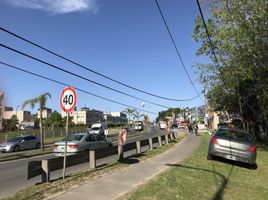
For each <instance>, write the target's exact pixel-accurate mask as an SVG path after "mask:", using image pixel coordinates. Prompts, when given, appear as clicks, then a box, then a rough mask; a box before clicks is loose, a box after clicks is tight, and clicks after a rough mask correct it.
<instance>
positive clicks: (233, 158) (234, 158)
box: [226, 155, 236, 160]
mask: <svg viewBox="0 0 268 200" xmlns="http://www.w3.org/2000/svg"><path fill="white" fill-rule="evenodd" d="M226 158H227V159H229V160H236V157H235V156H233V155H226Z"/></svg>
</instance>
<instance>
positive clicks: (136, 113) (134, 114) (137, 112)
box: [132, 110, 144, 121]
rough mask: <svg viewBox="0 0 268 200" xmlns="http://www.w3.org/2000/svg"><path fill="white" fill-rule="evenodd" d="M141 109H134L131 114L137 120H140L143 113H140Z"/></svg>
mask: <svg viewBox="0 0 268 200" xmlns="http://www.w3.org/2000/svg"><path fill="white" fill-rule="evenodd" d="M140 113H141V111H140V110H134V113H133V114H132V116H133V118H134V119H135V118H136V119H137V121H140V117H143V116H144V114H140Z"/></svg>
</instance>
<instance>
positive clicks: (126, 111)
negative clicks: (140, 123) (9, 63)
mask: <svg viewBox="0 0 268 200" xmlns="http://www.w3.org/2000/svg"><path fill="white" fill-rule="evenodd" d="M134 111H135V109H132V108H126V109H125V110H124V111H123V112H124V113H126V114H127V115H128V124H130V116H131V115H132V113H134Z"/></svg>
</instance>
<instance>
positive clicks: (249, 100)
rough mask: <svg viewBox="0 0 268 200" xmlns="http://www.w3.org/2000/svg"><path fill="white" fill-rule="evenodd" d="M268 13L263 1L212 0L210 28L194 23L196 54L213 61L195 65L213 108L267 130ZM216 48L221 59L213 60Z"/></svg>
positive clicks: (208, 25) (200, 23)
mask: <svg viewBox="0 0 268 200" xmlns="http://www.w3.org/2000/svg"><path fill="white" fill-rule="evenodd" d="M267 21H268V9H267V2H265V1H263V0H255V1H250V0H246V1H244V0H237V1H216V0H212V1H211V10H210V17H209V19H208V20H207V28H208V32H209V35H210V37H211V41H212V44H213V48H212V47H211V46H210V44H209V41H208V38H207V35H206V32H205V29H204V25H203V23H202V20H201V17H199V16H198V17H197V18H196V20H195V23H196V25H195V28H194V32H193V38H194V40H195V41H197V42H200V43H201V47H200V48H199V49H198V51H197V52H196V54H197V55H202V56H207V57H209V58H210V62H209V63H206V64H203V63H197V64H196V66H195V67H196V71H197V72H198V74H199V81H200V83H202V84H203V85H204V87H205V89H206V91H207V99H208V103H209V105H210V107H211V108H213V109H214V110H217V111H220V110H226V111H229V112H232V113H238V112H240V114H241V115H242V117H243V118H244V119H245V120H246V121H247V122H249V123H253V124H256V125H257V126H258V127H259V129H260V128H261V129H262V130H263V132H265V133H266V135H267V132H268V104H267V102H268V79H267V76H268V66H267V63H268V53H267V52H268V51H267V49H268V39H267V38H268V25H267ZM213 50H214V51H215V54H216V56H217V58H215V57H214V54H213Z"/></svg>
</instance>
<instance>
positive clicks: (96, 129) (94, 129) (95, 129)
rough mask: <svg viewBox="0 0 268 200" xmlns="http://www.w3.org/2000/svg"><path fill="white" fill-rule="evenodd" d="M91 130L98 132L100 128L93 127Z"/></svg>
mask: <svg viewBox="0 0 268 200" xmlns="http://www.w3.org/2000/svg"><path fill="white" fill-rule="evenodd" d="M91 130H93V131H98V130H100V127H93V128H92V129H91Z"/></svg>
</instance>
